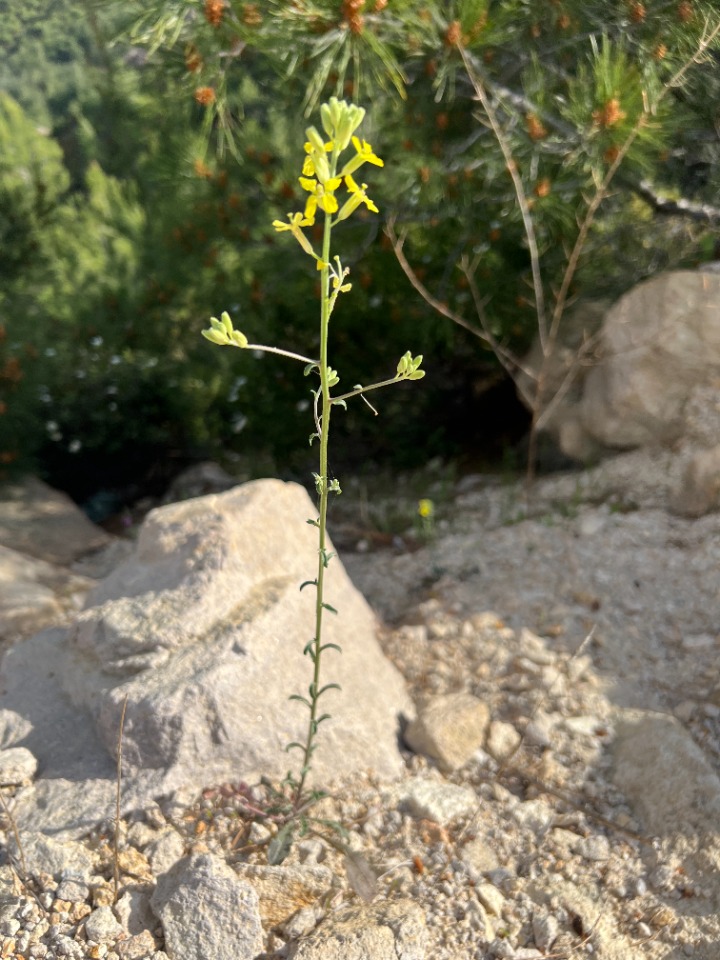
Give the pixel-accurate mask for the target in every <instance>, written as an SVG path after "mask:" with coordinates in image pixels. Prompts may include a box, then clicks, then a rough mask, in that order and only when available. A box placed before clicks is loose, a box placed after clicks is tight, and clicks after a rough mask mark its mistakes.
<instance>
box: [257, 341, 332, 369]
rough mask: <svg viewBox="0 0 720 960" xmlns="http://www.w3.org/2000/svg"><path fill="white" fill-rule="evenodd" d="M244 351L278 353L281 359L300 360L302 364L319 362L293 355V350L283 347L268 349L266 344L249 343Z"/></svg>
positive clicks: (299, 354)
mask: <svg viewBox="0 0 720 960" xmlns="http://www.w3.org/2000/svg"><path fill="white" fill-rule="evenodd" d="M241 349H242V350H261V351H262V352H263V353H276V354H277V355H278V356H279V357H288V358H289V359H290V360H299V361H300V363H313V364H315V365H317V364H318V362H319V361H318V360H311V359H310V357H304V356H303V355H302V354H301V353H293V351H292V350H283V349H282V348H281V347H267V346H265V344H264V343H248V344H246V345H245V346H244V347H241Z"/></svg>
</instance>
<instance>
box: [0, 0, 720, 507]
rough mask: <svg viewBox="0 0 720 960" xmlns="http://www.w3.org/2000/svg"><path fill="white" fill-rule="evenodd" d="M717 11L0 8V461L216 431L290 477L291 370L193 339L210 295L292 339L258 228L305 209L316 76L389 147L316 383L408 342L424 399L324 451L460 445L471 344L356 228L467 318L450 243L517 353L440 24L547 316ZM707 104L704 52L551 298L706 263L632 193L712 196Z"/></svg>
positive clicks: (519, 341) (125, 453) (467, 428)
mask: <svg viewBox="0 0 720 960" xmlns="http://www.w3.org/2000/svg"><path fill="white" fill-rule="evenodd" d="M206 11H207V14H208V15H207V16H206V15H205V13H206ZM213 11H214V12H213ZM218 11H219V12H218ZM718 16H720V5H718V4H716V3H711V4H704V5H701V4H699V3H696V2H691V0H684V2H683V0H680V2H675V0H673V2H669V3H668V2H666V3H662V4H659V5H654V4H653V5H650V4H648V5H647V8H646V7H645V6H643V4H642V3H641V2H639V0H637V2H635V0H628V2H627V3H623V4H608V3H607V2H605V0H602V2H600V0H594V2H592V3H580V2H579V0H562V2H559V3H557V4H551V5H548V4H546V3H544V2H540V0H537V2H535V0H523V2H520V0H506V2H503V3H489V2H486V0H457V2H453V3H439V2H435V3H433V2H429V3H428V2H419V0H417V2H416V0H393V2H390V3H388V4H384V3H382V2H378V0H367V2H366V3H365V4H364V5H362V4H357V3H356V4H351V3H344V2H341V0H313V2H312V3H310V2H309V0H298V2H295V3H292V4H290V3H284V2H279V0H278V2H273V0H268V2H265V3H255V4H252V3H245V2H239V0H229V2H226V3H225V4H224V5H222V4H221V5H220V6H217V5H214V6H213V4H209V5H206V4H205V2H204V0H197V2H195V0H192V2H191V0H143V3H139V2H138V3H129V4H128V3H123V4H119V3H112V2H98V0H82V2H81V0H42V2H41V0H26V2H24V3H23V4H15V3H11V2H8V0H4V2H3V0H0V44H2V47H3V50H4V51H6V56H5V58H4V60H3V64H2V66H1V67H0V91H4V95H3V96H2V99H1V100H0V151H1V154H0V310H1V311H2V313H1V316H0V411H2V412H1V413H0V459H1V460H2V464H0V469H2V468H3V464H4V465H6V466H7V465H11V464H12V463H15V464H20V463H23V464H28V463H30V462H32V460H33V459H34V460H35V462H36V464H38V465H39V466H40V467H43V466H44V468H45V469H46V470H47V471H49V474H50V476H51V478H52V477H57V478H61V479H62V480H63V482H66V483H71V481H72V478H73V477H74V478H75V480H74V482H75V483H76V484H77V485H78V487H79V486H81V485H82V486H83V487H88V488H89V487H90V486H92V482H93V481H92V480H91V479H86V478H92V477H96V478H98V479H100V474H99V471H101V470H102V471H103V475H102V478H101V479H102V483H111V484H112V482H113V480H112V478H115V481H117V483H121V482H123V481H124V478H125V477H126V476H129V475H131V474H134V475H137V473H138V472H139V473H143V472H147V471H153V470H154V471H156V472H157V471H158V470H159V471H160V472H161V473H162V472H163V471H168V472H170V471H171V470H172V465H173V464H174V463H176V462H179V461H182V460H184V459H185V458H192V457H194V456H204V455H213V454H216V453H217V452H218V451H219V450H222V449H225V450H231V451H236V452H238V453H241V454H250V455H253V456H258V455H259V454H260V452H261V451H271V452H272V454H273V456H274V458H275V469H276V470H277V471H278V472H280V473H282V474H285V475H287V474H288V473H291V472H299V473H305V472H306V471H307V470H308V464H310V463H311V462H312V457H313V454H312V451H309V450H308V447H307V436H308V432H309V429H310V428H311V422H310V420H309V403H310V399H311V393H310V391H311V389H312V388H313V386H314V383H311V382H309V381H308V380H306V379H304V378H303V377H302V373H301V371H300V372H298V371H297V370H296V369H295V367H294V365H292V364H289V363H288V362H286V361H283V360H281V359H280V358H271V357H269V356H264V357H263V358H262V359H259V360H257V359H254V358H253V357H251V356H248V355H244V354H240V353H239V352H238V351H233V350H230V349H228V350H217V349H213V348H212V347H211V346H210V345H209V344H207V343H206V342H205V341H203V340H202V339H201V338H200V336H199V331H200V329H201V328H202V327H203V326H204V325H206V323H207V318H208V317H209V315H211V314H216V315H219V313H220V312H221V311H222V310H225V309H227V310H229V312H230V313H231V315H232V317H233V319H234V320H235V321H236V323H237V325H238V327H239V328H241V329H242V330H243V331H244V332H245V333H246V334H247V335H248V337H249V338H250V340H251V342H260V343H274V344H282V345H284V346H285V347H287V348H288V349H290V350H293V349H294V350H301V351H302V352H303V353H306V354H308V355H312V350H313V342H312V336H313V335H314V334H313V332H312V331H314V330H315V327H316V317H315V310H316V298H315V296H314V290H313V280H314V278H313V277H312V276H309V275H308V272H307V264H306V262H305V258H304V256H303V255H302V252H301V251H300V250H297V251H293V250H292V249H291V248H288V246H287V244H285V243H280V242H278V238H277V235H276V234H275V233H274V231H273V230H272V228H271V226H270V224H271V221H272V219H273V218H274V217H284V216H285V215H286V213H287V211H289V210H292V209H297V208H298V207H299V206H300V205H301V204H302V199H301V194H302V191H301V190H300V189H299V186H298V184H297V180H296V177H297V149H298V144H299V143H301V142H302V138H303V129H304V126H305V124H306V120H305V117H304V116H303V111H304V110H305V109H307V110H313V109H314V107H315V104H316V102H317V101H318V99H319V98H321V97H322V98H326V97H327V96H329V95H330V94H333V93H340V94H341V95H346V96H349V97H355V98H356V99H357V100H358V101H359V102H362V103H364V104H365V105H366V106H368V107H369V116H368V118H367V121H366V130H367V131H368V132H367V133H366V136H368V138H369V139H371V141H372V143H373V145H374V146H375V149H376V150H377V152H378V153H379V154H380V155H381V156H382V157H383V158H384V159H385V161H386V166H385V169H384V170H383V171H382V175H381V176H377V177H375V178H374V181H373V197H374V199H376V201H377V203H378V205H379V207H380V210H381V216H380V217H374V216H371V215H368V216H367V217H366V219H365V220H363V221H362V222H358V223H348V224H346V225H343V226H342V229H340V228H339V229H338V231H337V237H338V242H339V244H340V246H341V247H342V248H343V250H341V252H343V251H344V250H346V251H347V252H348V254H349V255H350V254H351V255H352V256H355V255H357V266H356V265H355V263H354V262H352V261H351V262H350V263H349V266H350V267H351V271H352V272H351V277H350V279H351V280H352V282H353V291H352V294H351V296H349V297H347V298H345V300H344V301H343V303H342V304H341V305H340V306H339V307H338V311H337V315H336V316H334V317H333V321H332V328H331V337H332V340H333V356H334V360H335V361H336V362H337V368H338V370H339V373H340V376H341V378H342V379H341V387H342V388H344V389H350V388H351V387H352V385H353V384H355V383H362V382H364V383H367V382H370V381H371V380H375V379H379V378H382V377H385V376H391V375H392V374H393V372H394V362H395V361H394V360H393V359H389V358H396V357H399V356H401V355H402V354H403V353H404V352H405V351H406V350H407V349H408V348H409V347H412V349H413V350H414V351H417V352H421V353H423V354H425V356H426V363H425V366H426V367H427V369H428V376H427V378H426V381H425V384H424V387H423V390H422V391H414V392H413V394H412V396H411V395H410V394H409V393H408V392H407V391H408V390H409V389H412V387H411V386H410V385H405V386H402V387H399V388H398V389H397V390H393V391H389V392H388V393H387V395H382V396H379V397H378V404H377V406H378V409H379V410H380V414H381V417H382V424H381V426H382V429H381V430H378V421H377V420H376V419H375V417H374V416H373V415H372V413H371V412H370V411H369V410H368V408H367V407H366V406H365V405H364V404H363V403H362V402H361V401H358V400H354V401H349V403H348V410H347V412H343V411H340V410H338V413H337V415H336V417H335V418H334V425H335V429H336V430H337V434H336V445H335V455H336V456H338V458H339V459H341V460H342V461H343V462H344V463H347V462H348V460H350V461H351V462H352V461H354V462H355V463H364V462H369V461H373V460H382V461H385V462H390V460H392V461H393V462H394V463H395V464H397V465H401V466H409V465H412V464H413V462H415V463H416V462H417V460H418V458H419V459H425V458H428V457H430V456H433V455H435V454H438V453H441V454H445V455H448V454H452V453H454V452H457V451H458V450H459V448H460V446H461V445H462V444H463V443H464V442H467V440H468V438H469V437H477V438H478V440H480V439H481V434H480V433H479V431H476V426H477V425H476V424H475V423H474V422H473V420H474V418H475V419H477V415H476V414H474V413H473V410H474V407H473V405H474V403H475V400H474V399H473V398H474V397H476V396H478V395H480V394H483V393H484V391H485V389H486V387H487V386H488V385H489V384H491V383H493V382H494V381H495V380H496V379H497V371H498V366H497V362H496V360H495V358H494V356H493V353H492V351H491V350H489V349H488V348H487V346H486V345H485V344H483V342H482V341H481V340H479V339H477V338H476V337H474V336H473V335H472V334H471V333H468V332H467V331H465V330H461V329H460V328H458V327H456V326H453V325H452V323H451V322H450V321H449V320H447V319H444V318H443V317H441V316H440V315H439V314H437V313H436V312H435V311H434V310H433V309H432V308H431V307H430V306H428V305H427V304H426V303H425V302H424V301H423V300H422V299H421V298H420V296H419V295H418V294H417V293H416V292H415V291H414V290H413V289H412V288H411V286H410V284H409V282H408V281H407V279H406V277H405V275H404V274H403V272H402V270H401V269H400V267H399V265H398V263H397V261H396V259H395V257H394V255H393V253H392V250H391V248H390V244H389V242H388V240H387V237H386V236H385V235H384V231H383V228H384V225H385V222H386V220H387V218H388V217H390V216H395V217H396V218H397V221H396V229H397V230H398V231H403V230H404V231H406V232H407V239H406V247H405V250H406V253H407V255H408V258H409V260H410V262H411V264H412V265H413V267H414V268H415V270H416V272H417V273H418V276H419V278H420V279H421V281H422V282H423V283H424V284H425V285H426V287H427V288H428V290H429V291H430V293H431V294H432V295H433V296H434V297H435V298H436V299H437V300H438V301H440V302H442V303H444V304H447V305H448V307H449V308H450V309H451V310H453V311H455V312H456V313H457V314H458V315H460V316H461V317H463V318H464V319H465V320H466V321H467V322H468V323H469V324H473V325H475V326H476V327H477V325H478V316H477V305H476V304H475V302H474V300H473V290H472V288H471V285H470V283H469V280H468V275H467V271H466V272H463V270H462V269H460V266H459V265H460V264H461V263H462V262H463V258H465V263H466V264H468V265H469V267H470V268H471V269H470V276H471V277H472V279H473V281H474V283H475V284H476V286H477V291H478V293H479V296H480V297H481V298H482V301H483V305H484V311H485V314H486V321H487V323H488V325H489V327H490V328H491V330H492V332H493V333H494V334H495V336H497V337H499V338H500V339H501V340H502V341H503V342H504V343H507V344H508V345H510V346H512V347H513V348H514V349H515V350H516V351H517V352H522V350H523V349H524V348H525V347H526V346H527V345H528V344H529V343H530V341H531V340H532V337H533V335H534V333H535V330H536V325H537V317H536V312H535V304H534V296H533V289H532V285H531V277H530V260H529V254H528V247H527V238H526V234H525V230H524V227H523V224H522V220H521V217H520V214H519V209H518V205H517V201H516V197H515V194H514V191H513V187H512V183H511V181H510V178H509V176H508V174H507V170H506V163H505V159H504V158H503V155H502V152H501V151H500V149H499V147H498V143H497V140H496V138H495V137H494V136H493V134H492V132H491V131H490V130H488V128H487V125H486V123H485V122H484V119H483V117H482V116H481V112H480V111H479V105H478V103H477V101H476V99H475V92H474V90H473V89H472V86H471V84H470V82H469V80H468V77H467V73H466V71H465V68H464V66H463V63H462V59H461V57H460V55H459V52H458V49H457V46H456V45H455V42H454V38H455V39H457V38H458V37H459V38H460V39H461V40H462V41H463V43H464V47H465V48H466V50H467V51H468V55H469V56H470V57H471V60H472V64H473V66H474V69H475V70H476V71H477V73H478V76H479V77H480V78H481V79H482V82H483V83H484V85H485V88H486V90H487V91H488V95H489V96H490V98H491V99H492V102H493V104H494V105H495V109H496V111H497V114H498V117H499V120H500V122H501V124H502V129H503V131H504V135H505V137H506V138H507V141H508V144H509V146H510V147H511V149H512V153H513V156H514V158H515V161H516V163H517V166H518V170H519V173H520V176H521V178H522V182H523V185H524V188H525V192H526V194H527V196H528V199H529V201H530V204H531V209H532V215H533V221H534V224H535V229H536V231H537V237H538V245H539V249H540V254H541V259H542V267H543V276H544V289H545V294H546V299H547V300H548V303H549V304H550V306H552V303H553V297H554V295H555V294H556V292H557V289H558V286H559V282H560V279H561V277H562V273H563V270H564V268H565V264H566V260H567V252H568V250H569V249H570V248H571V246H572V244H573V242H574V239H575V237H576V235H577V229H578V226H577V225H578V220H579V218H581V217H582V215H583V212H584V210H585V209H586V204H587V200H588V198H589V197H590V196H591V195H592V192H593V190H594V189H595V188H596V184H597V182H598V180H599V179H601V178H602V176H603V175H604V174H605V172H606V171H607V169H608V166H609V164H611V163H612V160H613V157H614V156H615V152H616V151H617V150H618V149H620V148H621V147H622V144H623V143H624V140H625V139H626V137H627V136H628V133H630V132H631V131H632V129H633V126H634V124H636V122H637V120H638V117H639V116H640V114H641V113H642V111H643V110H644V108H645V106H646V104H647V102H648V98H653V97H655V96H656V95H657V92H658V90H659V89H660V88H661V86H662V84H663V83H665V82H666V81H667V79H668V78H669V77H670V76H671V75H672V74H673V71H675V70H676V69H677V68H678V67H679V66H680V64H681V63H682V62H683V59H684V58H686V57H688V56H689V55H690V54H691V53H692V52H693V50H694V49H695V45H696V44H697V40H698V37H699V35H700V34H701V32H702V30H703V29H704V25H705V21H706V18H710V20H711V21H713V22H714V19H713V18H715V19H716V18H717V17H718ZM218 17H219V19H218ZM213 18H215V22H213ZM456 22H457V26H456ZM133 24H134V26H132V25H133ZM131 27H132V28H131ZM125 28H126V32H125V33H123V32H122V31H123V29H125ZM208 89H209V90H211V91H212V96H213V97H214V102H212V103H210V104H209V105H207V106H203V105H201V104H200V103H199V102H198V98H199V99H203V96H201V95H200V92H201V91H203V90H208ZM8 94H9V95H11V96H12V97H13V98H14V99H13V100H11V99H8V97H7V95H8ZM717 95H720V74H719V72H718V69H717V65H716V61H715V59H714V54H713V55H712V56H711V57H710V58H709V59H707V60H706V61H705V62H703V63H701V64H699V65H696V66H694V67H693V68H692V69H691V70H690V71H689V72H688V75H687V78H686V80H685V82H684V85H683V86H682V87H679V88H678V89H676V90H674V91H672V92H670V93H668V95H667V96H666V97H665V98H664V99H663V100H662V101H661V102H659V106H658V109H657V110H656V112H655V113H654V115H653V116H652V117H650V118H648V123H647V124H646V125H645V126H643V128H642V130H641V132H640V135H639V136H638V137H637V138H636V140H635V142H634V144H633V146H632V149H631V150H630V151H629V154H628V157H627V158H626V161H625V163H624V164H623V166H622V167H621V170H620V171H619V175H618V178H617V179H616V181H615V188H616V189H615V190H614V192H613V193H612V195H611V196H610V198H609V199H608V201H607V202H606V204H605V205H604V207H603V208H602V215H601V216H600V217H599V218H598V220H597V221H596V224H595V227H594V229H593V230H592V231H591V233H590V235H589V237H588V241H587V246H586V251H585V255H584V257H583V258H582V259H581V261H580V264H579V271H578V274H577V276H576V278H575V281H574V285H573V287H572V289H571V291H570V293H571V296H576V297H587V298H597V297H613V296H617V295H618V294H619V293H621V292H622V291H623V290H624V289H626V288H627V287H628V286H629V285H631V284H632V283H634V282H635V281H636V280H637V279H639V278H641V277H643V276H645V275H647V274H648V273H650V272H653V271H656V270H658V269H662V268H665V267H667V266H673V265H677V264H683V263H692V262H694V261H696V260H698V259H701V258H703V257H708V256H710V255H712V253H713V238H712V232H711V230H708V228H707V224H706V223H703V222H701V221H696V222H693V221H691V220H685V221H683V222H681V221H679V220H675V221H671V222H669V223H668V221H667V220H665V221H663V220H661V219H660V218H659V217H657V216H654V215H653V213H652V209H651V207H650V206H648V205H647V203H646V202H645V201H644V200H641V199H638V188H639V184H640V181H641V180H643V179H644V180H646V181H649V183H650V186H651V187H652V188H653V190H655V191H656V192H659V193H665V194H666V195H669V196H679V195H684V196H685V197H687V198H688V199H690V200H695V201H698V202H705V203H709V204H712V203H714V202H715V198H716V197H717V192H718V187H720V184H719V183H718V182H717V177H718V173H717V171H718V169H720V164H718V159H720V158H719V157H718V153H719V151H718V137H717V132H716V129H715V122H716V118H715V113H714V110H715V108H714V106H713V104H714V103H715V102H716V101H717V99H718V96H717ZM18 104H19V105H20V107H22V110H20V107H18ZM315 349H317V346H315ZM499 416H500V415H498V418H499ZM350 437H352V441H351V442H350V441H349V440H348V441H347V442H345V441H344V438H350ZM168 463H169V464H170V466H168ZM331 466H332V464H331ZM78 477H82V478H83V480H82V484H80V482H79V481H78V479H77V478H78ZM108 477H109V478H110V480H108ZM68 478H70V479H68ZM77 492H78V495H85V493H86V490H85V489H83V490H80V489H78V491H77Z"/></svg>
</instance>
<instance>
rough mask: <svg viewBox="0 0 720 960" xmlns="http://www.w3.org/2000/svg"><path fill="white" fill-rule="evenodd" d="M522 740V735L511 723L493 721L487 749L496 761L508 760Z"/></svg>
mask: <svg viewBox="0 0 720 960" xmlns="http://www.w3.org/2000/svg"><path fill="white" fill-rule="evenodd" d="M520 739H521V738H520V734H519V733H518V732H517V730H516V729H515V727H514V726H513V725H512V724H511V723H503V721H502V720H493V721H492V723H491V724H490V731H489V733H488V738H487V744H486V749H487V751H488V753H489V754H490V755H491V756H492V757H494V758H495V759H496V760H498V761H502V760H507V759H508V757H511V756H512V755H513V753H514V752H515V751H516V750H517V748H518V747H519V746H520Z"/></svg>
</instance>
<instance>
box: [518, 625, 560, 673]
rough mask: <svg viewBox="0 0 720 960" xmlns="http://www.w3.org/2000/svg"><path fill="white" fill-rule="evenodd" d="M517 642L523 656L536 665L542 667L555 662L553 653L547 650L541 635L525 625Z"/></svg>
mask: <svg viewBox="0 0 720 960" xmlns="http://www.w3.org/2000/svg"><path fill="white" fill-rule="evenodd" d="M518 644H519V647H520V650H521V651H522V654H523V656H524V657H526V658H527V659H528V660H531V661H532V662H533V663H535V664H537V665H538V666H541V667H544V666H548V665H549V664H553V663H555V660H556V657H555V654H554V653H553V652H552V651H551V650H548V648H547V644H546V643H545V641H544V640H543V639H542V637H539V636H538V635H537V634H536V633H533V632H532V630H528V628H527V627H523V628H522V630H521V631H520V636H519V638H518Z"/></svg>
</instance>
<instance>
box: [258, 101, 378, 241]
mask: <svg viewBox="0 0 720 960" xmlns="http://www.w3.org/2000/svg"><path fill="white" fill-rule="evenodd" d="M320 115H321V118H322V124H323V129H324V130H325V133H326V134H327V135H328V137H329V138H330V139H329V140H324V139H323V137H322V136H321V135H320V133H319V132H318V130H316V128H315V127H309V128H308V130H307V131H306V133H307V138H308V139H307V143H306V144H305V160H304V162H303V168H302V176H301V177H299V178H298V179H299V182H300V186H301V187H302V188H303V190H306V191H307V193H309V194H310V196H309V197H308V198H307V202H306V204H305V209H304V211H303V212H302V213H288V215H287V220H274V221H273V227H274V228H275V229H276V230H277V231H278V232H282V231H284V230H287V231H289V232H290V233H292V235H293V236H294V237H295V239H296V240H297V241H298V243H299V244H300V246H301V247H302V248H303V250H304V251H305V252H306V253H309V254H310V255H311V256H313V257H315V259H318V260H319V258H318V257H317V255H316V254H315V252H314V251H313V249H312V245H311V243H310V241H309V240H308V238H307V237H306V236H305V234H304V233H303V228H304V227H311V226H312V225H313V224H314V223H315V214H316V213H317V211H318V209H320V210H322V211H323V213H325V214H326V216H332V215H333V214H336V215H337V216H336V217H335V220H334V221H333V223H339V222H340V221H341V220H346V219H347V218H348V217H349V216H350V215H351V214H352V213H353V212H354V211H355V210H357V208H358V207H359V206H360V205H361V204H364V205H365V206H366V207H367V209H368V210H371V211H372V212H373V213H378V212H379V211H378V208H377V207H376V206H375V204H374V203H373V201H372V200H371V199H370V197H368V195H367V193H366V190H367V184H366V183H363V184H358V183H357V182H356V180H355V178H354V177H353V173H355V171H356V170H358V169H359V168H360V167H361V166H362V165H363V164H364V163H371V164H374V165H375V166H377V167H382V166H383V161H382V160H381V159H380V157H378V156H376V155H375V153H374V152H373V148H372V147H371V145H370V144H369V143H368V142H367V141H366V140H360V139H359V137H356V136H354V132H355V130H356V129H357V128H358V127H359V126H360V124H361V123H362V120H363V117H364V116H365V111H364V110H363V109H362V108H361V107H356V106H354V105H349V104H347V103H346V102H345V101H344V100H338V99H337V98H336V97H332V98H331V100H330V102H329V103H325V104H323V105H322V107H321V108H320ZM350 143H352V145H353V147H354V149H355V155H354V156H353V157H351V158H350V159H349V160H348V161H347V162H346V163H345V164H344V165H343V166H342V167H341V168H340V169H339V170H338V161H339V157H340V154H341V153H342V152H343V151H344V150H345V149H346V148H347V147H348V146H349V145H350ZM343 184H344V185H345V189H346V190H347V192H348V194H349V196H348V197H347V199H346V200H345V202H344V203H343V205H342V206H340V203H339V202H338V198H337V196H336V191H337V190H339V188H340V187H341V186H342V185H343Z"/></svg>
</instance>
